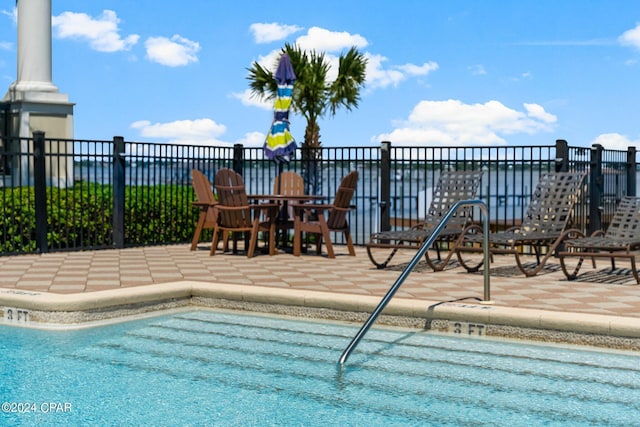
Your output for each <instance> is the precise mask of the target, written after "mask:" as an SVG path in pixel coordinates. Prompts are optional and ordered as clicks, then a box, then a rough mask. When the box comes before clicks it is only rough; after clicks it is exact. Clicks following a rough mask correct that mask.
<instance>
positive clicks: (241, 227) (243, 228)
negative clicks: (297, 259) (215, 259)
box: [211, 169, 278, 258]
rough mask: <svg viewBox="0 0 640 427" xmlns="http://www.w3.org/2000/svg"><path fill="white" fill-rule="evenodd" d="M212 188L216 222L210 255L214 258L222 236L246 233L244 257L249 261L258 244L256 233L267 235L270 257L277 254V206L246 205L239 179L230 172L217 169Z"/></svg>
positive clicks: (229, 170) (245, 194) (244, 193)
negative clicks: (214, 194)
mask: <svg viewBox="0 0 640 427" xmlns="http://www.w3.org/2000/svg"><path fill="white" fill-rule="evenodd" d="M214 184H215V187H216V193H217V194H218V204H217V205H216V206H215V208H214V209H215V210H217V212H218V221H217V222H216V225H215V228H214V230H213V242H212V245H211V255H215V251H216V247H217V245H218V239H219V237H220V235H221V234H223V233H224V235H225V236H228V235H229V233H230V232H231V233H238V232H244V233H249V239H248V242H247V239H245V242H247V243H246V245H247V248H246V252H247V257H248V258H251V257H252V256H253V254H254V251H255V249H256V246H257V244H258V233H259V232H261V231H266V232H267V233H268V235H269V243H268V244H269V255H275V254H276V245H275V231H276V217H277V215H278V206H277V205H276V204H271V203H270V204H266V203H264V204H249V199H248V197H247V192H246V189H245V185H244V181H243V179H242V175H240V174H239V173H237V172H235V171H233V170H231V169H220V170H219V171H218V173H216V176H215V179H214Z"/></svg>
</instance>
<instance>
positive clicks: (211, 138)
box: [131, 119, 231, 146]
mask: <svg viewBox="0 0 640 427" xmlns="http://www.w3.org/2000/svg"><path fill="white" fill-rule="evenodd" d="M131 128H133V129H136V130H137V131H138V132H139V134H140V136H142V137H144V138H153V139H160V140H165V142H168V143H171V144H193V145H225V146H228V145H231V143H229V142H225V141H222V140H220V139H219V137H221V136H222V135H223V134H224V133H225V132H226V131H227V128H226V126H224V125H221V124H218V123H216V122H215V121H213V120H211V119H196V120H176V121H173V122H168V123H151V122H150V121H148V120H140V121H137V122H134V123H132V124H131Z"/></svg>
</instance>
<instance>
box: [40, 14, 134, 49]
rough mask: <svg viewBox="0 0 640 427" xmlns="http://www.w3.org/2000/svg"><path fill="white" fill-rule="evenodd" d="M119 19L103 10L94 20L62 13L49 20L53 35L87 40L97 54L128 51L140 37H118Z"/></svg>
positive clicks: (80, 15) (82, 15) (84, 15)
mask: <svg viewBox="0 0 640 427" xmlns="http://www.w3.org/2000/svg"><path fill="white" fill-rule="evenodd" d="M119 23H120V19H118V17H117V16H116V13H115V12H114V11H112V10H104V11H103V12H102V14H101V15H100V16H99V17H98V18H96V19H94V18H92V17H90V16H89V15H87V14H84V13H74V12H63V13H61V14H60V15H58V16H54V17H53V18H52V19H51V24H52V26H53V29H54V30H55V35H56V36H57V37H59V38H62V39H65V38H71V39H80V40H87V41H88V42H89V45H90V46H91V48H92V49H95V50H97V51H99V52H117V51H121V50H129V49H131V47H132V46H133V45H135V44H136V43H137V42H138V39H139V38H140V36H138V35H137V34H131V35H129V36H127V37H125V38H124V39H123V38H121V37H120V34H119V31H120V30H119V28H118V24H119Z"/></svg>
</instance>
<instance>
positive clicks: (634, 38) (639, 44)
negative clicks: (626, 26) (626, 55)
mask: <svg viewBox="0 0 640 427" xmlns="http://www.w3.org/2000/svg"><path fill="white" fill-rule="evenodd" d="M618 41H619V42H620V44H622V45H624V46H631V47H635V48H636V49H640V24H637V25H636V26H635V28H632V29H630V30H627V31H625V32H624V33H622V35H621V36H620V37H618Z"/></svg>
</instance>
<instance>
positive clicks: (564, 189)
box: [456, 172, 585, 277]
mask: <svg viewBox="0 0 640 427" xmlns="http://www.w3.org/2000/svg"><path fill="white" fill-rule="evenodd" d="M584 177H585V174H584V173H577V172H556V173H546V174H542V175H541V176H540V179H539V180H538V185H537V186H536V189H535V191H534V192H533V196H532V198H531V201H530V203H529V207H528V208H527V212H526V213H525V216H524V218H523V219H522V224H521V225H520V226H518V227H512V228H509V229H507V230H504V231H500V232H496V233H491V234H490V235H489V246H490V247H489V250H490V253H491V255H492V256H493V254H511V255H514V256H515V259H516V264H517V266H518V269H519V270H520V271H522V273H524V275H525V276H527V277H531V276H535V275H536V274H538V273H539V272H540V271H541V270H542V269H543V268H544V265H545V263H546V262H547V260H548V259H549V257H550V256H551V255H553V254H554V253H555V251H556V249H557V248H558V247H559V245H560V244H561V243H562V242H563V241H564V240H565V239H567V237H569V236H572V235H575V233H576V232H578V230H575V229H569V230H566V227H567V224H568V222H569V218H570V217H571V214H572V212H573V207H574V205H575V203H576V201H577V200H578V197H579V195H580V194H581V190H582V188H581V186H582V182H583V180H584ZM483 241H484V236H483V234H482V229H481V228H480V226H478V225H477V224H473V225H470V226H469V227H467V228H466V229H465V231H464V233H463V236H462V239H460V240H459V241H458V243H457V246H456V255H457V256H458V260H459V261H460V264H461V265H462V266H463V267H464V268H465V269H466V270H467V271H468V272H474V271H478V269H479V268H480V266H481V265H482V264H483V262H482V261H480V262H478V263H477V264H474V265H471V263H469V262H466V261H465V260H464V258H463V256H462V253H464V252H476V253H477V252H482V251H483V248H482V243H483ZM522 246H531V247H532V248H533V250H534V252H535V256H536V263H535V265H534V266H533V267H530V266H527V265H525V264H524V263H523V262H522V260H521V258H520V252H521V249H522ZM543 248H546V252H544V254H543V250H542V249H543Z"/></svg>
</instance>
